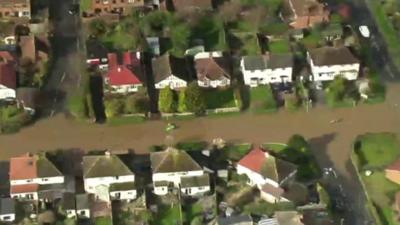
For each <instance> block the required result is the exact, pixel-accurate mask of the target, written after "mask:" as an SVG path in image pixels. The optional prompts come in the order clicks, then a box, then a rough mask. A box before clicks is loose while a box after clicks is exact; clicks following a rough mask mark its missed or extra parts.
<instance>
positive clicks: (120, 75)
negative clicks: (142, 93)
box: [105, 51, 144, 94]
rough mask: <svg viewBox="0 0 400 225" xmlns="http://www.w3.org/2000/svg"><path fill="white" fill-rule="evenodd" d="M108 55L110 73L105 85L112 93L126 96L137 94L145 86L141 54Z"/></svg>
mask: <svg viewBox="0 0 400 225" xmlns="http://www.w3.org/2000/svg"><path fill="white" fill-rule="evenodd" d="M118 56H120V55H118V54H116V53H109V54H108V72H107V75H106V79H105V83H106V85H108V86H109V89H108V91H109V92H111V93H118V94H125V93H132V92H137V91H138V90H139V88H140V87H142V86H143V77H144V76H143V70H142V66H141V61H140V53H139V52H136V53H132V52H129V51H128V52H124V53H123V55H122V59H121V57H119V58H118Z"/></svg>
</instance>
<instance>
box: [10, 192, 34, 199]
mask: <svg viewBox="0 0 400 225" xmlns="http://www.w3.org/2000/svg"><path fill="white" fill-rule="evenodd" d="M10 196H11V198H16V199H25V200H38V193H37V192H28V193H18V194H12V193H10Z"/></svg>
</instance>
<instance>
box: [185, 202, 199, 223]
mask: <svg viewBox="0 0 400 225" xmlns="http://www.w3.org/2000/svg"><path fill="white" fill-rule="evenodd" d="M184 211H185V221H186V222H187V223H188V224H190V223H191V222H192V221H193V220H194V219H195V218H196V217H202V214H203V206H202V205H201V202H195V203H193V204H187V205H185V207H184Z"/></svg>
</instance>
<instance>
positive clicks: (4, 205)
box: [0, 198, 15, 215]
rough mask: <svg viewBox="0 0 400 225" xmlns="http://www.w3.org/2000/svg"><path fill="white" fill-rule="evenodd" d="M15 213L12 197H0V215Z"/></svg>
mask: <svg viewBox="0 0 400 225" xmlns="http://www.w3.org/2000/svg"><path fill="white" fill-rule="evenodd" d="M14 213H15V201H14V199H12V198H1V199H0V215H6V214H14Z"/></svg>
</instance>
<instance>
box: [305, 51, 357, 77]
mask: <svg viewBox="0 0 400 225" xmlns="http://www.w3.org/2000/svg"><path fill="white" fill-rule="evenodd" d="M307 58H308V62H309V63H310V66H311V72H312V80H313V81H317V82H321V81H331V80H333V79H335V77H336V76H343V77H345V78H346V79H347V80H356V79H357V77H358V74H359V71H360V61H359V60H358V59H357V58H356V57H355V56H354V55H353V54H352V53H351V52H350V50H349V49H348V48H347V47H338V48H337V47H322V48H317V49H313V50H310V51H309V52H308V53H307Z"/></svg>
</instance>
